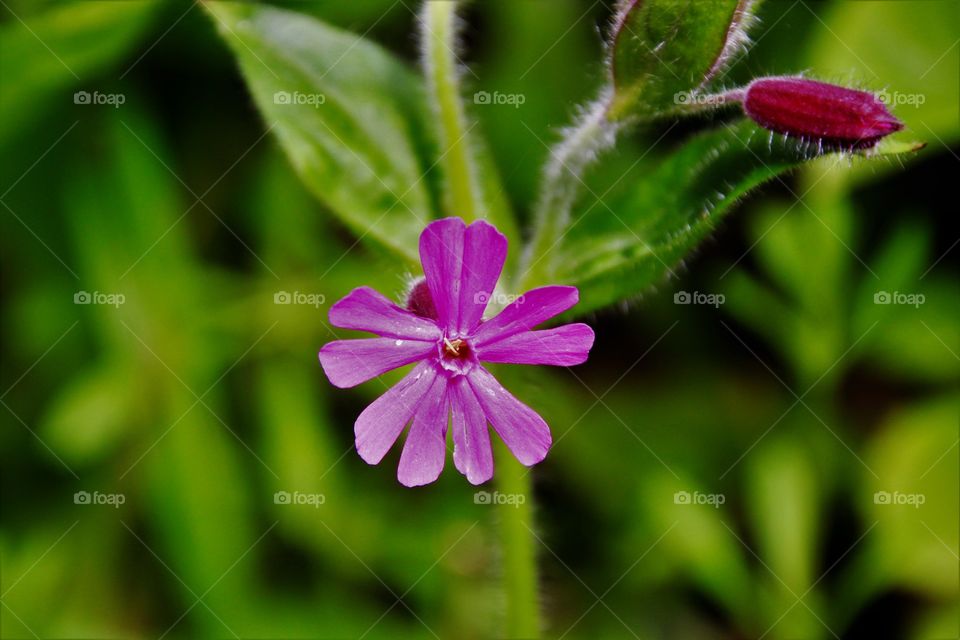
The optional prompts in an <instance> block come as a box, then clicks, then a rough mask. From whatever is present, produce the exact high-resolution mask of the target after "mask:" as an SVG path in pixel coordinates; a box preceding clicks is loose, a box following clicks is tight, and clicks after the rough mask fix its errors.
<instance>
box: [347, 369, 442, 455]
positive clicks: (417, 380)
mask: <svg viewBox="0 0 960 640" xmlns="http://www.w3.org/2000/svg"><path fill="white" fill-rule="evenodd" d="M436 379H437V370H436V368H435V367H434V366H433V365H431V364H430V363H428V362H421V363H420V364H418V365H417V366H416V367H414V368H413V370H412V371H411V372H410V373H408V374H407V375H406V376H405V377H404V378H403V380H401V381H400V382H398V383H397V384H395V385H394V386H393V387H391V388H390V389H389V390H388V391H387V392H386V393H385V394H383V395H382V396H380V397H379V398H377V399H376V400H374V401H373V402H372V403H370V405H369V406H367V408H366V409H364V410H363V412H362V413H361V414H360V416H359V417H358V418H357V421H356V422H355V423H354V425H353V432H354V435H355V436H356V445H357V453H359V454H360V457H361V458H363V460H364V461H365V462H366V463H367V464H378V463H379V462H380V461H381V460H383V456H385V455H387V451H389V450H390V447H392V446H393V443H394V442H396V441H397V438H398V437H400V432H401V431H403V428H404V427H405V426H407V423H408V422H410V418H412V417H413V412H414V411H416V409H417V407H418V406H419V405H420V401H421V400H422V399H423V398H424V396H425V395H426V394H427V392H428V391H429V390H430V388H431V386H432V385H433V383H434V381H435V380H436Z"/></svg>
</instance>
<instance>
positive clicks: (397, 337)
mask: <svg viewBox="0 0 960 640" xmlns="http://www.w3.org/2000/svg"><path fill="white" fill-rule="evenodd" d="M506 256H507V239H506V237H505V236H504V235H503V234H502V233H500V232H499V231H497V229H496V227H494V226H492V225H490V224H488V223H486V222H482V221H481V222H475V223H473V224H471V225H470V226H469V227H468V226H466V225H465V224H464V222H463V221H462V220H460V219H459V218H445V219H443V220H437V221H436V222H432V223H430V224H429V225H427V227H426V228H425V229H424V230H423V233H422V234H421V235H420V262H421V263H422V265H423V272H424V275H425V276H426V278H425V282H421V283H420V284H419V285H417V286H415V287H414V289H413V291H411V295H410V300H409V301H408V308H409V309H403V308H401V307H399V306H397V305H396V304H394V303H393V302H391V301H390V300H388V299H387V298H386V297H384V296H383V295H381V294H379V293H377V292H376V291H374V290H373V289H371V288H369V287H360V288H357V289H354V290H353V291H351V292H350V293H349V294H348V295H347V296H346V297H345V298H343V299H342V300H340V301H338V302H337V303H336V304H334V305H333V307H331V309H330V322H331V323H332V324H333V325H334V326H337V327H340V328H343V329H357V330H360V331H369V332H371V333H375V334H377V335H378V336H380V337H378V338H366V339H360V340H337V341H335V342H331V343H329V344H326V345H324V347H323V348H322V349H321V350H320V364H321V365H322V366H323V370H324V372H325V373H326V374H327V378H329V379H330V382H331V383H332V384H333V385H335V386H337V387H341V388H346V387H352V386H354V385H357V384H360V383H361V382H365V381H367V380H370V379H372V378H374V377H376V376H378V375H380V374H382V373H385V372H387V371H390V370H392V369H396V368H397V367H402V366H404V365H407V364H411V363H417V364H416V366H415V367H414V368H413V369H412V370H411V371H410V372H409V373H408V374H407V375H406V377H404V378H403V379H402V380H401V381H400V382H398V383H397V384H396V385H395V386H394V387H393V388H391V389H389V390H388V391H387V392H386V393H385V394H383V395H382V396H380V397H379V398H377V399H376V400H375V401H374V402H373V403H372V404H370V406H368V407H367V408H366V409H364V411H363V412H362V413H361V414H360V416H359V417H358V418H357V421H356V423H355V425H354V432H355V435H356V445H357V452H358V453H359V454H360V457H361V458H363V459H364V460H365V461H366V462H367V463H368V464H378V463H379V462H380V461H381V460H382V459H383V457H384V456H385V455H386V453H387V451H389V450H390V448H391V447H392V446H393V443H394V442H395V441H396V440H397V438H398V437H399V436H400V432H401V431H403V429H404V427H405V426H406V425H407V424H408V423H409V422H410V421H411V420H412V421H413V424H412V426H411V427H410V431H409V433H408V434H407V438H406V442H405V443H404V445H403V452H402V453H401V455H400V466H399V469H398V470H397V478H398V479H399V480H400V482H401V483H402V484H404V485H406V486H408V487H413V486H418V485H424V484H428V483H431V482H433V481H435V480H436V479H437V478H438V477H439V476H440V472H441V471H442V470H443V464H444V460H445V458H446V450H447V447H446V442H447V426H448V422H449V424H450V426H451V428H452V430H453V445H454V449H453V462H454V465H456V467H457V470H458V471H460V473H462V474H464V475H465V476H466V477H467V480H469V481H470V482H471V483H473V484H480V483H482V482H486V481H487V480H489V479H490V478H491V477H492V476H493V452H492V450H491V448H490V434H489V431H488V429H487V423H490V425H491V426H492V427H493V429H494V431H496V432H497V435H499V436H500V438H501V439H502V440H503V441H504V443H505V444H506V445H507V448H508V449H510V452H511V453H513V455H514V456H515V457H516V458H517V460H519V461H520V462H521V463H523V464H525V465H528V466H529V465H533V464H536V463H538V462H540V461H541V460H543V459H544V457H546V455H547V451H548V450H549V449H550V444H551V442H552V438H551V436H550V428H549V427H548V426H547V424H546V422H544V420H543V418H541V417H540V416H539V415H538V414H537V413H536V412H535V411H534V410H533V409H531V408H530V407H528V406H527V405H525V404H523V403H522V402H520V401H519V400H517V399H516V398H515V397H513V395H511V394H510V392H509V391H507V390H506V389H504V388H503V386H502V385H501V384H500V383H499V382H498V381H497V379H496V378H494V377H493V375H491V374H490V372H489V371H488V370H487V369H486V368H485V367H484V366H483V365H482V364H481V362H497V363H501V362H502V363H512V364H547V365H557V366H571V365H576V364H580V363H582V362H584V361H585V360H586V359H587V354H588V353H589V351H590V347H591V346H593V330H592V329H590V327H588V326H587V325H585V324H568V325H563V326H560V327H556V328H553V329H542V330H537V331H534V330H533V328H534V327H535V326H537V325H539V324H541V323H542V322H545V321H546V320H549V319H550V318H552V317H554V316H556V315H558V314H560V313H562V312H564V311H566V310H567V309H570V308H571V307H573V306H574V305H575V304H576V303H577V300H578V298H579V295H578V293H577V289H576V287H563V286H546V287H540V288H538V289H533V290H531V291H528V292H526V293H525V294H523V295H522V296H519V297H517V299H516V300H514V301H513V302H512V303H511V304H509V305H507V306H506V307H505V308H504V309H503V311H501V312H500V313H499V314H498V315H497V316H495V317H493V318H490V319H489V320H483V319H482V318H483V313H484V310H485V309H486V307H487V301H488V300H489V299H490V297H491V296H493V295H494V294H493V291H494V288H495V286H496V284H497V280H498V279H499V277H500V272H501V270H502V269H503V263H504V260H505V259H506Z"/></svg>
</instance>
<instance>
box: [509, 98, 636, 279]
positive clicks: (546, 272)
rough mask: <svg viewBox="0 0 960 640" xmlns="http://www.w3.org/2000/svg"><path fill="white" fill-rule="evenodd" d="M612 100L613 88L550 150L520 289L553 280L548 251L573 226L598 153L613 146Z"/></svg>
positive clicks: (521, 271) (522, 268) (582, 115)
mask: <svg viewBox="0 0 960 640" xmlns="http://www.w3.org/2000/svg"><path fill="white" fill-rule="evenodd" d="M611 100H612V93H611V92H610V90H609V88H608V89H606V90H604V93H603V95H601V97H600V98H599V99H598V100H597V101H596V102H594V103H593V104H591V105H589V106H588V107H587V108H586V109H585V110H584V111H583V113H582V114H581V116H580V118H579V119H578V121H577V122H576V123H575V124H574V125H573V126H572V127H570V128H569V129H568V130H567V131H566V132H565V135H564V136H563V140H561V141H560V143H559V144H557V145H556V146H555V147H554V148H553V149H551V151H550V160H549V161H548V162H547V165H546V168H545V170H544V174H543V184H542V186H541V188H540V195H539V197H538V198H537V203H536V206H535V207H534V213H533V225H534V227H533V237H532V238H531V241H530V244H529V245H528V246H527V251H526V253H525V254H524V257H523V263H522V265H521V269H520V277H519V278H518V281H519V282H520V290H521V291H525V290H526V289H529V288H530V287H531V286H540V285H542V284H546V283H547V282H548V281H549V278H550V272H551V260H550V258H549V254H550V252H551V251H552V250H553V248H554V247H555V246H556V245H557V243H558V242H559V241H560V238H562V237H563V234H564V232H565V231H566V230H567V227H568V225H569V224H570V217H571V211H572V209H573V205H574V203H575V201H576V199H577V197H578V196H579V195H580V193H581V192H582V191H583V189H584V187H585V185H584V183H583V174H584V172H585V171H586V169H587V167H589V166H590V165H591V164H592V163H593V162H594V161H595V160H596V159H597V157H598V155H599V154H600V153H602V152H603V151H605V150H606V149H608V148H610V147H612V146H613V143H614V142H615V141H616V134H617V130H618V125H617V124H616V123H615V122H613V121H612V120H610V119H609V118H608V116H607V111H608V109H609V105H610V103H611Z"/></svg>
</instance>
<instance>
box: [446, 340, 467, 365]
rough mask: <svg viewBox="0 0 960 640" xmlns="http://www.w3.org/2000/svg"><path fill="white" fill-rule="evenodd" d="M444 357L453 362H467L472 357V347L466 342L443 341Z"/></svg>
mask: <svg viewBox="0 0 960 640" xmlns="http://www.w3.org/2000/svg"><path fill="white" fill-rule="evenodd" d="M443 355H444V357H446V358H448V359H451V360H465V359H466V358H468V357H469V356H470V345H469V344H468V343H467V341H466V340H461V339H460V338H457V339H456V340H448V339H447V338H444V339H443Z"/></svg>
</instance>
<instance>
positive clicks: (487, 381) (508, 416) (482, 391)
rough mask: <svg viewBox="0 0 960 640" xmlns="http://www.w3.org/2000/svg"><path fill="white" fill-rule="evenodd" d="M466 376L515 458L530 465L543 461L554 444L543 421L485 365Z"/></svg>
mask: <svg viewBox="0 0 960 640" xmlns="http://www.w3.org/2000/svg"><path fill="white" fill-rule="evenodd" d="M467 377H468V379H469V382H470V388H471V389H472V390H473V392H474V394H476V397H477V401H478V402H479V403H480V406H481V407H483V413H484V414H485V415H486V416H487V420H489V421H490V424H491V425H493V429H494V430H495V431H496V432H497V435H499V436H500V438H501V439H503V442H504V444H506V445H507V448H508V449H510V452H511V453H513V455H514V457H515V458H516V459H517V460H519V461H520V462H521V463H522V464H525V465H527V466H530V465H532V464H536V463H538V462H540V461H541V460H543V459H544V458H545V457H546V455H547V451H549V450H550V444H551V443H552V442H553V438H552V437H551V435H550V427H548V426H547V423H546V422H544V421H543V418H541V417H540V416H539V415H538V414H537V412H536V411H534V410H533V409H531V408H530V407H528V406H527V405H525V404H523V403H522V402H520V401H519V400H517V399H516V398H514V397H513V395H511V393H510V392H509V391H507V390H506V389H504V388H503V385H501V384H500V382H498V381H497V379H496V378H494V377H493V375H492V374H491V373H490V372H489V371H487V370H486V369H484V368H483V367H482V366H480V365H477V366H475V367H474V368H473V369H472V370H471V371H470V373H469V374H468V376H467Z"/></svg>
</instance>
